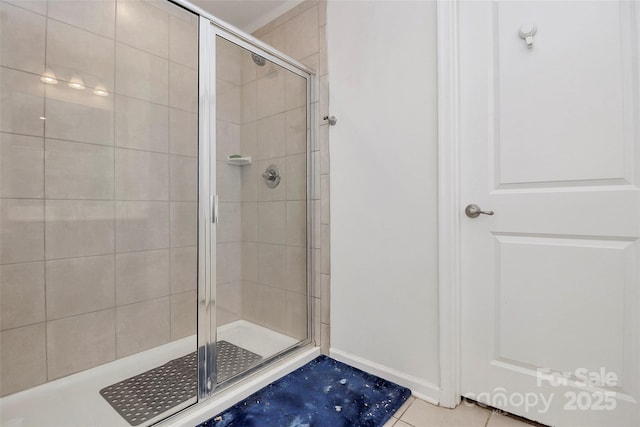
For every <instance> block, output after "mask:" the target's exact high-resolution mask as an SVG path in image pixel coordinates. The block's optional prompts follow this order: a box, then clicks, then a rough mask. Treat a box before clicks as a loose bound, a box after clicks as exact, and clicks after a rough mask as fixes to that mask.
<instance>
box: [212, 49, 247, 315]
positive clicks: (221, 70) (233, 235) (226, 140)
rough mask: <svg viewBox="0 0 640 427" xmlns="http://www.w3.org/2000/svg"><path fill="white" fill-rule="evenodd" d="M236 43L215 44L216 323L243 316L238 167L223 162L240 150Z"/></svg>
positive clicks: (240, 116)
mask: <svg viewBox="0 0 640 427" xmlns="http://www.w3.org/2000/svg"><path fill="white" fill-rule="evenodd" d="M240 53H241V52H240V49H239V48H238V47H236V46H235V45H233V44H231V43H229V42H227V41H225V40H223V39H218V41H217V43H216V59H217V60H216V116H217V117H216V118H217V120H216V133H217V135H216V144H217V145H216V180H217V182H216V184H217V192H218V197H219V207H220V213H219V223H218V226H217V236H216V238H217V248H216V250H217V252H216V261H217V262H216V267H217V268H216V275H217V277H216V278H217V282H216V300H217V307H216V316H217V324H218V326H223V325H225V324H227V323H230V322H233V321H235V320H239V319H241V318H242V305H241V297H242V289H241V283H242V282H241V281H242V276H241V267H242V266H241V262H242V254H241V248H242V243H241V240H242V239H241V232H240V227H241V222H242V221H241V218H242V216H241V207H242V204H241V201H242V194H241V190H242V175H241V167H239V166H232V165H228V164H227V163H226V158H227V156H228V155H230V154H237V153H239V152H240V123H241V120H242V97H241V93H242V92H241V84H240V80H241V76H240V74H241V65H240V60H241V55H240Z"/></svg>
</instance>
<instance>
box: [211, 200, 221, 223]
mask: <svg viewBox="0 0 640 427" xmlns="http://www.w3.org/2000/svg"><path fill="white" fill-rule="evenodd" d="M209 200H210V203H211V223H212V224H217V223H218V221H219V219H218V195H217V194H212V195H211V196H209Z"/></svg>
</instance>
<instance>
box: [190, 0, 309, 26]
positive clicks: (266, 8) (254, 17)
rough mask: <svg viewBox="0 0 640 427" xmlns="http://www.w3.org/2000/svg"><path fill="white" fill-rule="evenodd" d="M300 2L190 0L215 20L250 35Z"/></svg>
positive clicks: (279, 0)
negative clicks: (218, 19)
mask: <svg viewBox="0 0 640 427" xmlns="http://www.w3.org/2000/svg"><path fill="white" fill-rule="evenodd" d="M301 1H302V0H191V2H192V3H193V4H195V5H196V6H199V7H201V8H202V9H204V10H205V11H207V12H209V13H211V14H212V15H214V16H216V17H217V18H220V19H222V20H223V21H226V22H228V23H229V24H231V25H233V26H234V27H237V28H240V29H241V30H243V31H245V32H247V33H252V32H254V31H255V30H257V29H258V28H260V27H262V26H264V25H265V24H267V23H269V22H271V21H272V20H273V19H275V18H277V17H278V16H280V15H282V14H283V13H284V12H286V11H288V10H289V9H292V8H293V7H295V6H296V5H298V4H299V3H300V2H301Z"/></svg>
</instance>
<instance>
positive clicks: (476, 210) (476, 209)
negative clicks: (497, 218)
mask: <svg viewBox="0 0 640 427" xmlns="http://www.w3.org/2000/svg"><path fill="white" fill-rule="evenodd" d="M464 213H466V214H467V216H468V217H469V218H477V217H479V216H480V214H483V215H493V211H483V210H482V209H480V206H478V205H474V204H473V203H472V204H470V205H468V206H467V207H466V208H465V210H464Z"/></svg>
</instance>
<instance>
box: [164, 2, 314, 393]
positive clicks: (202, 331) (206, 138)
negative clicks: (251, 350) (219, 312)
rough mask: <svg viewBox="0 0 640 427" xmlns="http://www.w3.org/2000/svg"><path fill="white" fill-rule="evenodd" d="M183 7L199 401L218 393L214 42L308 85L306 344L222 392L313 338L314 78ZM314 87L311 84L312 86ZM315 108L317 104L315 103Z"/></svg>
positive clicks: (254, 42)
mask: <svg viewBox="0 0 640 427" xmlns="http://www.w3.org/2000/svg"><path fill="white" fill-rule="evenodd" d="M176 3H178V4H180V5H182V6H183V7H185V8H187V9H190V10H192V11H194V12H195V13H199V14H200V22H199V40H200V45H199V105H198V107H199V116H198V121H199V124H198V132H199V133H198V140H199V144H198V290H197V295H198V314H197V319H198V328H197V337H198V401H203V400H205V399H207V398H210V397H211V396H213V394H214V393H215V392H216V391H219V390H218V384H217V366H216V350H217V349H216V342H217V323H216V307H217V306H216V262H215V260H216V233H217V224H216V221H217V194H216V191H217V187H216V185H217V182H216V160H217V159H216V117H217V116H216V59H217V58H216V40H217V38H218V37H220V38H223V39H225V40H227V41H229V42H231V43H234V44H236V45H238V46H239V47H241V48H244V49H246V50H248V51H250V52H253V53H256V54H258V55H260V56H262V57H263V58H265V59H267V60H269V61H271V62H273V63H274V64H276V65H278V66H280V67H282V68H284V69H286V70H287V71H290V72H292V73H294V74H296V75H298V76H300V77H302V78H304V79H306V82H307V102H306V109H307V114H306V118H307V123H306V128H307V132H306V136H307V173H306V179H307V339H306V340H303V341H301V342H299V343H298V344H296V345H295V346H293V347H291V348H289V349H286V350H284V351H282V352H280V353H278V354H276V355H274V356H272V357H270V358H268V359H266V360H265V361H264V362H263V363H261V364H259V365H258V366H256V367H254V368H251V369H249V370H247V371H245V372H244V373H243V374H241V375H239V376H238V378H235V379H234V380H232V381H230V382H226V383H225V384H224V386H223V387H220V389H224V388H226V387H227V386H229V385H231V384H234V383H236V382H237V381H239V380H241V379H243V378H245V377H246V376H247V375H250V374H251V373H253V372H254V371H256V370H259V369H261V368H263V367H264V366H265V365H266V364H268V363H269V362H271V361H273V360H274V359H277V358H279V357H282V356H284V355H285V354H288V353H290V352H291V351H295V350H296V349H298V348H300V347H304V346H306V345H308V344H309V343H311V341H312V337H313V325H312V318H313V317H312V309H313V304H312V296H311V283H312V280H313V276H312V271H313V262H312V259H313V257H312V248H313V242H312V238H313V233H312V226H313V217H312V216H313V214H312V213H313V209H312V206H311V201H312V198H313V197H312V178H313V176H314V170H313V167H314V165H313V162H312V158H311V156H312V144H311V141H312V138H313V135H312V132H311V130H312V129H316V128H317V126H318V123H315V120H316V119H315V116H317V114H311V105H312V101H314V100H316V98H317V97H314V98H312V87H317V82H316V80H317V78H316V76H315V74H314V73H313V72H312V71H311V70H309V69H308V68H307V67H305V66H304V65H302V64H300V63H298V62H297V61H295V60H293V59H291V58H289V57H287V56H286V55H284V54H282V53H280V52H278V51H276V50H274V49H273V48H271V47H270V46H268V45H267V44H265V43H263V42H261V41H259V40H257V39H255V38H253V37H251V36H249V35H246V34H244V33H243V32H242V31H240V30H237V29H235V28H233V27H231V26H228V25H226V24H225V23H224V22H222V21H219V20H217V19H215V18H214V17H212V16H210V15H207V14H206V13H204V12H203V11H202V10H201V9H199V8H196V7H194V6H193V5H191V4H190V3H188V2H184V1H176ZM312 83H313V84H312ZM316 106H317V103H316Z"/></svg>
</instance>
